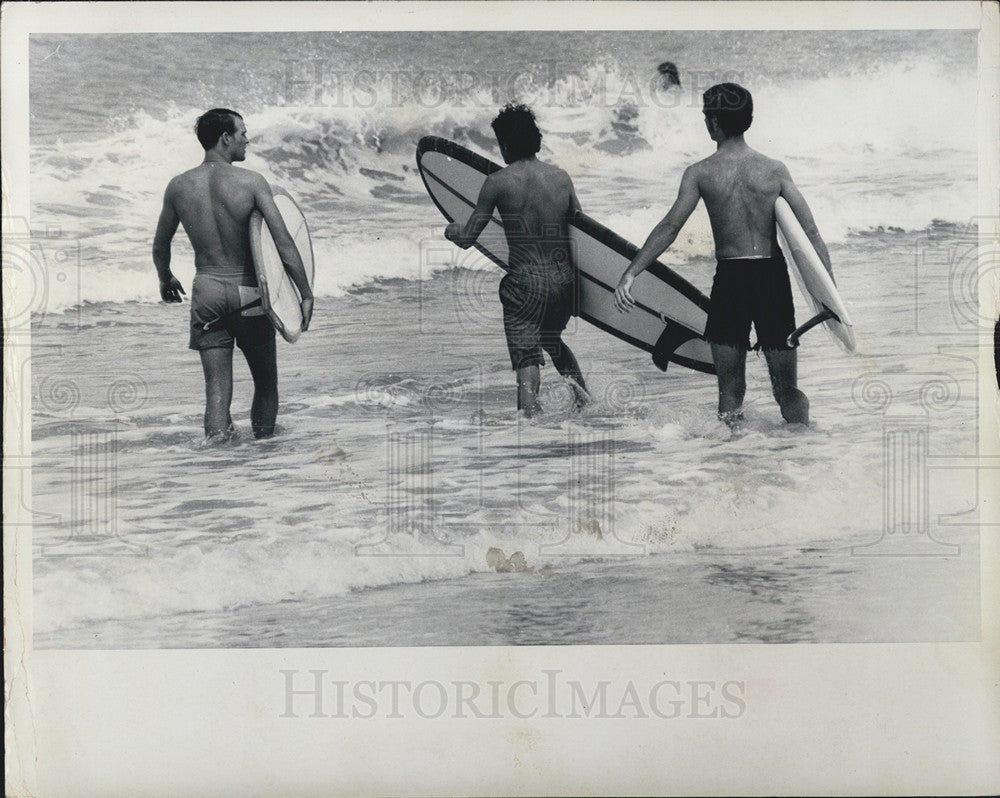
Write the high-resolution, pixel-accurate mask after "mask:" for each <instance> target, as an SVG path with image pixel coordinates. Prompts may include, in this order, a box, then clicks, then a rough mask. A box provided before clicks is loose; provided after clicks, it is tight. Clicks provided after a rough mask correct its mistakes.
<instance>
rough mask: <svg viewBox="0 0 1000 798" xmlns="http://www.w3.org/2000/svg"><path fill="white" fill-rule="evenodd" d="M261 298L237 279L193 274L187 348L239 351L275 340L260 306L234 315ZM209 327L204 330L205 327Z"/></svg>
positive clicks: (271, 325) (267, 319) (257, 291)
mask: <svg viewBox="0 0 1000 798" xmlns="http://www.w3.org/2000/svg"><path fill="white" fill-rule="evenodd" d="M259 296H260V291H259V289H257V288H254V287H249V286H244V285H240V278H232V277H229V278H226V277H216V276H214V275H209V274H196V275H195V277H194V283H193V284H192V286H191V336H190V339H189V341H188V347H189V348H190V349H214V348H216V347H223V348H225V349H232V348H233V344H234V342H235V344H236V345H237V346H239V348H240V349H248V348H250V347H254V346H260V345H261V344H266V343H267V342H268V341H273V340H274V325H273V324H271V320H270V319H269V318H268V317H267V314H266V313H265V312H264V310H263V308H261V307H260V306H258V307H255V308H251V309H249V310H244V311H242V312H241V313H236V312H234V311H238V310H239V309H240V308H241V307H243V306H244V305H248V304H250V302H252V301H253V299H254V298H256V297H259ZM207 322H211V324H209V328H208V329H207V330H206V329H205V324H206V323H207Z"/></svg>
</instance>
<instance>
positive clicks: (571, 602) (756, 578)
mask: <svg viewBox="0 0 1000 798" xmlns="http://www.w3.org/2000/svg"><path fill="white" fill-rule="evenodd" d="M975 46H976V39H975V34H974V32H967V31H923V32H857V31H852V32H849V33H842V34H840V33H833V32H726V33H721V32H683V33H674V32H663V33H649V32H642V33H622V32H616V33H581V32H574V33H522V34H516V35H515V34H486V33H477V34H448V33H435V34H429V33H428V34H396V33H384V34H347V33H342V34H319V33H313V34H275V35H271V34H268V35H266V36H265V35H259V34H247V35H243V34H225V35H223V34H213V35H142V36H139V35H129V36H49V35H46V36H44V37H33V38H32V42H31V64H30V69H31V175H32V176H31V186H30V189H31V207H32V216H31V219H30V230H31V232H32V244H31V246H32V255H33V260H32V268H33V269H34V271H35V272H36V273H37V275H39V276H40V277H41V278H42V279H43V280H44V283H43V287H44V291H40V292H39V295H40V296H41V297H42V298H41V299H40V300H39V301H37V302H36V303H35V304H34V305H33V306H32V308H31V311H32V330H31V335H32V357H31V375H30V376H31V385H32V401H33V404H32V427H31V440H32V456H33V463H32V505H31V506H32V507H33V508H34V509H35V519H36V520H35V524H34V529H33V538H32V542H33V551H34V565H33V582H34V595H35V607H34V619H35V642H36V645H40V646H43V647H45V646H48V647H58V646H69V647H87V646H90V647H130V646H144V647H169V646H199V647H200V646H239V645H243V646H254V645H290V646H295V645H381V644H393V645H420V644H456V645H461V644H501V643H503V644H507V643H614V642H621V643H639V642H643V643H648V642H725V641H744V640H746V641H768V642H774V641H849V640H874V641H879V640H884V641H888V640H928V639H937V640H957V639H973V638H974V637H976V636H977V635H978V545H977V535H976V514H975V507H976V504H977V496H976V495H975V486H974V485H966V484H965V483H964V482H963V481H962V480H961V479H960V478H959V476H958V474H959V473H960V472H959V471H958V470H957V468H956V467H955V463H956V462H959V461H960V460H961V458H962V457H967V456H975V455H976V453H977V452H978V449H977V446H978V440H977V396H976V379H977V374H976V365H975V354H974V353H975V349H976V345H977V342H978V338H977V335H978V333H977V328H976V324H975V319H974V316H975V311H974V308H975V307H976V304H975V277H974V276H975V269H976V263H977V261H976V258H975V257H974V253H975V252H976V248H977V246H978V242H977V239H976V228H975V225H974V217H975V216H976V192H977V158H976V136H975V100H976V93H975V68H976V50H975ZM401 53H405V59H403V58H401ZM720 53H721V54H722V55H720ZM667 59H670V60H672V61H674V62H675V63H677V65H678V67H679V68H680V71H681V80H682V88H681V90H680V91H677V92H671V93H664V92H662V91H657V90H656V88H655V85H654V80H653V78H654V72H655V66H656V64H657V63H659V62H660V61H662V60H667ZM404 62H405V63H404ZM720 80H737V81H739V82H741V83H743V84H744V85H746V86H747V87H748V88H750V89H751V91H752V92H753V93H754V96H755V106H756V119H755V122H754V126H753V128H752V129H751V131H750V134H749V135H748V140H749V141H750V143H751V145H752V146H755V147H757V148H759V149H761V150H762V151H764V152H766V153H767V154H770V155H772V156H774V157H778V158H781V159H782V160H784V161H785V162H786V163H787V164H788V165H789V168H790V169H791V171H792V174H793V176H794V177H795V179H796V181H797V183H798V184H799V186H800V188H802V190H803V192H804V193H805V195H806V197H807V198H808V200H809V201H810V204H811V206H812V208H813V210H814V213H815V215H816V218H817V221H818V223H819V226H820V229H821V231H822V232H823V234H824V237H825V238H826V240H827V242H828V244H829V245H830V250H831V254H832V257H833V261H834V268H835V271H836V273H837V275H838V282H839V285H840V288H841V292H842V294H843V296H844V299H845V301H846V302H847V304H848V306H849V307H850V309H851V311H852V313H853V317H854V321H855V326H856V331H857V334H858V339H859V352H858V354H856V355H853V356H849V355H847V354H846V353H844V352H842V351H841V350H840V349H839V348H838V347H837V346H836V345H835V343H834V342H833V341H832V339H831V338H829V337H828V336H827V335H826V334H825V333H824V332H823V331H821V330H814V331H813V332H811V333H809V334H807V336H806V337H805V338H804V339H803V345H802V347H801V348H800V350H799V351H800V357H799V373H800V385H801V387H802V389H803V390H804V391H805V392H806V393H807V394H808V395H809V397H810V399H811V401H812V408H813V409H812V416H813V424H812V425H811V427H810V428H808V429H795V428H791V427H788V426H786V425H784V424H783V423H782V422H781V419H780V415H779V413H778V409H777V406H776V405H775V404H774V402H773V400H772V399H771V397H770V390H769V385H768V380H767V373H766V368H765V366H764V362H763V359H758V358H755V357H754V356H753V355H751V356H750V357H749V358H748V392H747V419H748V421H747V426H746V429H745V430H744V431H743V432H742V433H741V434H739V435H732V434H731V433H730V432H729V431H728V430H727V429H726V428H725V427H723V426H722V425H720V424H719V423H718V422H717V421H716V419H715V401H716V388H715V383H714V378H711V377H707V376H706V375H703V374H698V373H695V372H692V371H687V370H684V369H682V368H679V367H676V366H671V369H670V370H669V371H668V372H667V373H666V374H663V373H661V372H659V371H658V370H657V369H655V367H653V365H652V363H651V362H650V360H649V357H648V355H646V354H645V353H642V352H640V351H638V350H635V349H632V348H630V347H628V346H627V345H625V344H624V343H622V342H620V341H618V340H616V339H614V338H612V337H610V336H608V335H607V334H605V333H602V332H600V331H599V330H596V329H594V328H592V327H590V326H588V325H587V324H586V323H585V322H582V321H576V320H574V322H572V323H571V326H570V329H569V331H568V333H567V335H566V340H567V342H568V343H569V344H570V346H571V347H572V348H573V350H574V352H575V353H576V355H577V357H578V359H579V360H580V362H581V365H582V367H583V370H584V373H585V375H586V377H587V379H588V382H589V385H590V387H591V390H592V393H593V394H594V397H595V399H596V401H595V403H594V404H593V405H592V406H590V407H589V408H587V409H586V410H585V411H584V412H582V413H579V414H576V413H572V412H570V409H569V393H568V391H567V389H566V387H565V386H564V385H562V383H561V382H560V380H559V378H558V375H556V374H555V373H554V370H553V369H551V368H550V367H546V368H545V369H543V397H542V398H543V405H544V406H545V408H546V412H545V413H544V414H543V415H542V417H541V418H540V419H538V420H533V421H531V422H527V421H525V420H523V419H519V418H518V417H517V415H516V414H515V412H514V386H513V375H512V373H511V372H510V369H509V361H508V359H507V355H506V348H505V344H504V340H503V333H502V324H501V314H500V306H499V302H498V301H497V299H496V292H497V285H498V283H499V278H500V272H499V270H498V269H496V268H495V267H492V266H491V265H489V264H487V263H483V262H482V259H481V258H480V257H479V256H478V255H476V254H475V252H474V251H469V252H460V251H458V250H456V249H454V248H452V247H451V246H450V245H448V244H447V242H445V241H444V240H443V238H442V236H441V231H442V229H443V220H442V219H441V218H440V216H439V214H438V212H437V210H436V209H435V208H434V206H433V204H432V203H431V202H430V201H429V199H428V198H427V196H426V193H425V191H424V189H423V186H422V184H421V182H420V179H419V176H418V175H417V173H416V170H415V163H414V160H415V159H414V151H415V145H416V141H417V140H418V139H419V138H420V137H421V136H423V135H426V134H437V135H442V136H446V137H448V138H452V139H454V140H457V141H460V142H462V143H464V144H466V145H467V146H470V147H472V148H473V149H475V150H477V151H480V152H482V153H484V154H485V155H488V156H489V157H491V158H494V159H499V156H498V153H497V152H496V148H495V144H494V142H493V141H492V138H491V136H490V135H489V132H490V131H489V121H490V119H491V118H492V116H493V115H494V114H495V112H496V109H497V107H498V106H499V105H501V104H502V103H503V102H506V101H508V100H519V101H527V102H529V103H531V104H532V105H533V107H534V108H535V110H536V112H537V115H538V119H539V123H540V126H541V128H542V130H543V133H544V136H545V137H544V141H543V152H542V154H541V155H542V157H543V158H545V159H549V160H551V161H553V162H555V163H558V164H560V165H561V166H563V167H564V168H566V169H567V171H569V172H570V174H571V175H572V176H573V178H574V182H575V183H576V186H577V193H578V194H579V196H580V199H581V202H582V205H583V207H584V210H585V211H586V212H588V213H589V214H590V215H592V216H594V217H595V218H597V219H598V220H600V221H602V222H603V223H605V224H607V225H608V226H610V227H611V228H612V229H614V230H615V231H616V232H619V233H620V234H622V235H624V236H625V237H626V238H629V239H630V240H633V241H636V242H637V243H641V241H642V240H643V239H644V237H645V235H646V234H647V233H648V231H649V229H650V228H651V227H652V226H653V225H654V224H655V223H656V222H657V221H658V220H659V219H660V218H661V216H662V214H663V213H664V212H665V211H666V209H667V208H668V207H669V205H670V203H671V202H672V200H673V197H674V193H675V191H676V185H677V182H678V180H679V177H680V174H681V172H682V170H683V168H684V167H685V166H686V165H687V164H688V163H690V162H691V161H692V160H695V159H697V158H701V157H704V156H706V155H708V154H709V153H710V152H711V148H712V143H711V141H710V140H709V139H708V137H707V135H706V134H705V132H704V126H703V123H702V118H701V113H700V92H701V91H702V90H703V89H704V88H706V87H707V86H708V85H711V83H714V82H718V81H720ZM215 105H223V106H229V107H233V108H236V109H237V110H239V111H241V112H242V113H243V114H244V116H245V118H246V122H247V126H248V128H249V134H250V137H251V146H250V151H249V155H248V158H247V161H246V163H245V166H246V167H248V168H251V169H255V170H257V171H260V172H261V173H263V174H264V175H265V176H266V177H267V178H268V179H269V180H271V182H272V183H274V184H277V185H282V186H284V187H285V188H287V189H288V190H289V191H290V192H291V193H292V194H293V195H294V196H295V197H296V199H297V200H298V201H299V202H300V204H301V205H302V207H303V209H304V211H305V213H306V215H307V217H308V218H309V220H310V224H311V229H312V232H313V236H314V246H315V252H316V263H317V277H316V287H317V297H318V298H317V307H316V313H315V317H314V323H313V327H312V329H311V330H310V332H309V333H308V334H306V335H305V336H304V337H303V338H302V340H300V342H299V343H297V344H295V345H294V346H289V345H285V344H283V343H281V342H279V373H280V386H281V387H280V390H281V409H280V413H279V419H278V422H279V433H280V434H279V435H278V436H277V437H275V438H274V439H271V440H268V441H255V440H253V438H252V437H251V436H250V435H249V419H248V409H249V401H250V394H251V383H250V380H249V374H248V373H247V371H246V369H245V367H244V366H243V364H242V362H240V357H239V355H237V356H236V369H235V372H236V386H235V392H234V402H233V416H234V420H235V422H236V424H237V426H238V427H240V428H241V430H242V431H243V433H244V434H243V436H242V437H241V439H240V440H238V441H236V442H235V443H232V444H230V445H226V446H217V447H206V446H204V445H203V444H202V441H201V413H202V411H203V398H202V397H203V380H202V376H201V370H200V367H199V364H198V360H197V357H196V356H195V355H194V353H192V352H190V351H189V350H188V349H187V348H186V343H187V332H186V330H187V326H186V325H187V307H186V305H185V306H182V307H178V306H166V305H163V304H162V303H160V302H159V301H158V295H157V284H156V279H155V272H154V270H153V267H152V264H151V258H150V254H149V253H150V246H151V239H152V232H153V229H154V228H155V224H156V218H157V215H158V212H159V207H160V202H161V197H162V191H163V188H164V187H165V185H166V183H167V181H168V180H169V178H170V177H171V176H172V175H174V174H176V173H177V172H179V171H182V170H183V169H185V168H189V167H190V166H192V165H194V164H196V163H197V162H198V161H199V160H200V148H199V147H198V144H197V141H196V140H195V138H194V135H193V133H192V130H191V128H192V125H193V123H194V120H195V118H196V117H197V115H198V114H199V113H200V112H201V111H203V110H205V108H207V107H211V106H215ZM663 260H664V261H665V262H666V263H667V264H668V265H670V266H671V267H672V268H674V269H675V270H677V271H678V272H680V273H681V274H683V275H684V276H685V277H687V278H688V279H689V280H690V281H691V282H693V283H694V284H695V285H696V286H698V287H699V288H701V289H702V290H703V291H705V292H706V293H707V291H708V289H709V287H710V285H711V276H712V271H713V268H714V261H713V259H712V243H711V235H710V231H709V228H708V221H707V217H706V216H705V214H704V211H703V210H702V209H699V210H698V211H697V212H696V214H695V216H694V217H692V219H691V221H690V222H689V223H688V225H687V227H686V228H685V230H684V232H683V233H682V235H681V237H680V238H679V239H678V242H677V244H676V245H675V247H674V248H672V249H671V251H670V252H668V253H667V254H666V255H665V256H664V258H663ZM173 269H174V272H175V274H177V276H178V277H179V278H180V279H181V281H182V282H183V283H184V284H185V286H186V287H188V288H189V287H190V281H191V277H192V276H193V264H192V258H191V250H190V247H189V245H188V244H187V242H186V240H185V239H184V236H183V234H181V233H179V234H178V236H177V238H176V239H175V242H174V252H173ZM796 302H797V312H798V313H799V316H800V321H801V320H804V318H805V315H804V314H805V313H806V309H805V304H804V302H802V301H801V298H800V297H798V296H797V297H796ZM949 463H951V466H948V464H949ZM966 482H967V480H966ZM492 549H499V550H501V551H502V552H503V556H502V557H501V558H500V559H499V560H498V559H497V555H496V553H495V552H494V553H492V554H491V550H492ZM515 552H521V553H522V554H523V557H524V563H525V567H524V568H522V569H520V570H518V569H513V570H510V569H505V568H501V569H500V570H499V571H498V570H497V568H496V565H497V563H498V562H501V563H503V562H509V560H508V558H510V557H511V555H512V554H514V553H515ZM872 555H879V556H872ZM484 617H489V618H491V620H490V622H487V623H483V618H484ZM442 618H445V619H447V621H445V622H443V623H442V622H441V619H442Z"/></svg>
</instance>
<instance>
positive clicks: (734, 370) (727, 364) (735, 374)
mask: <svg viewBox="0 0 1000 798" xmlns="http://www.w3.org/2000/svg"><path fill="white" fill-rule="evenodd" d="M711 347H712V360H713V361H714V362H715V371H716V374H717V375H718V378H719V419H720V420H722V421H725V422H726V423H727V424H728V425H729V426H733V425H734V424H735V423H737V422H738V421H740V419H741V418H742V417H743V414H742V413H741V412H740V408H742V407H743V397H744V396H745V395H746V392H747V380H746V366H747V350H746V349H744V348H743V347H741V346H730V345H728V344H711Z"/></svg>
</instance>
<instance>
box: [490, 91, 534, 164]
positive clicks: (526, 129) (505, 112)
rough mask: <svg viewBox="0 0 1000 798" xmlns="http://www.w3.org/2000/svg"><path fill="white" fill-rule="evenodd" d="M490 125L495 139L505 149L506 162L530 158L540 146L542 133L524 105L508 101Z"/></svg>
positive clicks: (529, 110) (532, 115)
mask: <svg viewBox="0 0 1000 798" xmlns="http://www.w3.org/2000/svg"><path fill="white" fill-rule="evenodd" d="M492 125H493V132H494V133H496V136H497V141H498V142H500V145H501V146H502V147H503V149H504V150H505V155H504V159H505V160H506V161H507V163H514V161H519V160H521V158H530V157H531V156H532V155H534V154H535V153H536V152H538V151H539V150H540V149H541V148H542V134H541V132H540V131H539V130H538V125H536V124H535V115H534V114H533V113H532V112H531V109H530V108H528V106H526V105H511V104H510V103H508V104H507V105H505V106H504V107H503V108H502V109H501V110H500V113H499V114H497V118H496V119H494V120H493V122H492Z"/></svg>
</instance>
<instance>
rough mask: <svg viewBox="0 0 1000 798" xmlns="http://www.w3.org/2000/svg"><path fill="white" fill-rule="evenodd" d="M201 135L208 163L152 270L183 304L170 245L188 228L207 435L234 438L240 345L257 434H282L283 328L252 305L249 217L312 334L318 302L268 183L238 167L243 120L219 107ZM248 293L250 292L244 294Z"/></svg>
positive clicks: (169, 196) (174, 200) (171, 217)
mask: <svg viewBox="0 0 1000 798" xmlns="http://www.w3.org/2000/svg"><path fill="white" fill-rule="evenodd" d="M195 132H196V134H197V136H198V140H199V142H200V143H201V144H202V146H203V147H204V149H205V159H204V160H203V161H202V163H201V164H199V165H198V166H196V167H195V168H194V169H189V170H188V171H186V172H184V173H182V174H180V175H177V177H175V178H174V179H173V180H171V181H170V183H169V184H168V185H167V189H166V191H165V192H164V194H163V209H162V210H161V211H160V219H159V221H158V222H157V225H156V234H155V235H154V237H153V263H154V264H155V265H156V271H157V273H158V275H159V279H160V296H161V297H162V298H163V301H164V302H181V301H182V300H181V294H183V293H185V292H184V288H183V286H182V285H181V283H180V280H178V279H177V278H176V277H175V276H174V274H173V272H172V271H171V270H170V244H171V241H172V240H173V237H174V234H175V233H176V232H177V227H178V225H180V224H183V225H184V231H185V232H186V233H187V235H188V238H189V239H190V241H191V246H192V247H193V248H194V254H195V272H196V274H195V279H194V282H193V284H192V291H191V324H190V327H189V330H190V338H189V344H188V346H189V347H190V348H191V349H195V350H197V351H198V352H199V355H200V357H201V362H202V367H203V370H204V373H205V396H206V402H205V435H206V438H209V439H213V438H215V439H219V440H228V438H229V437H230V436H231V435H233V434H235V428H234V426H233V421H232V417H231V415H230V413H229V406H230V403H231V401H232V393H233V373H232V358H233V347H234V346H239V347H240V349H241V350H242V351H243V354H244V356H245V357H246V361H247V364H248V365H249V367H250V372H251V374H252V376H253V381H254V399H253V404H252V406H251V410H250V419H251V425H252V427H253V431H254V435H255V436H257V437H267V436H269V435H272V434H273V433H274V428H275V418H276V417H277V413H278V371H277V361H276V357H277V355H276V349H275V344H274V327H273V326H272V325H271V322H270V321H269V320H268V319H267V317H266V316H265V315H263V313H262V312H261V311H259V310H258V312H257V313H254V312H253V305H254V304H259V295H258V297H257V299H258V302H257V303H254V302H248V301H246V300H247V299H251V298H252V294H253V293H254V292H252V291H249V289H252V288H254V287H256V286H257V276H256V272H255V270H254V266H253V260H252V257H251V254H250V230H249V221H250V214H251V213H253V211H254V210H259V211H260V212H261V214H262V215H263V217H264V221H265V222H266V223H267V226H268V230H269V231H270V233H271V236H272V238H273V239H274V243H275V246H276V247H277V249H278V252H279V254H280V256H281V260H282V262H283V263H284V265H285V269H286V270H287V272H288V275H289V276H290V277H291V279H292V281H293V282H294V283H295V286H296V288H298V290H299V295H300V298H301V308H302V329H303V330H306V329H308V327H309V321H310V319H311V317H312V307H313V296H312V288H311V287H310V285H309V279H308V277H307V276H306V272H305V269H304V268H303V265H302V259H301V257H300V256H299V252H298V249H297V248H296V246H295V242H294V241H293V240H292V237H291V236H290V235H289V233H288V230H287V228H286V227H285V223H284V221H283V219H282V217H281V213H280V211H279V210H278V206H277V205H275V203H274V197H273V195H272V193H271V187H270V186H269V185H268V183H267V181H266V180H265V179H264V178H263V176H261V175H259V174H257V173H256V172H251V171H249V170H246V169H239V168H237V167H235V166H233V161H242V160H244V159H245V158H246V149H247V144H248V140H247V129H246V124H245V123H244V122H243V117H242V116H240V115H239V114H238V113H236V112H235V111H231V110H229V109H227V108H214V109H212V110H211V111H208V112H207V113H205V114H203V115H202V116H201V117H199V119H198V123H197V125H196V127H195ZM245 289H246V290H245Z"/></svg>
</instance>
